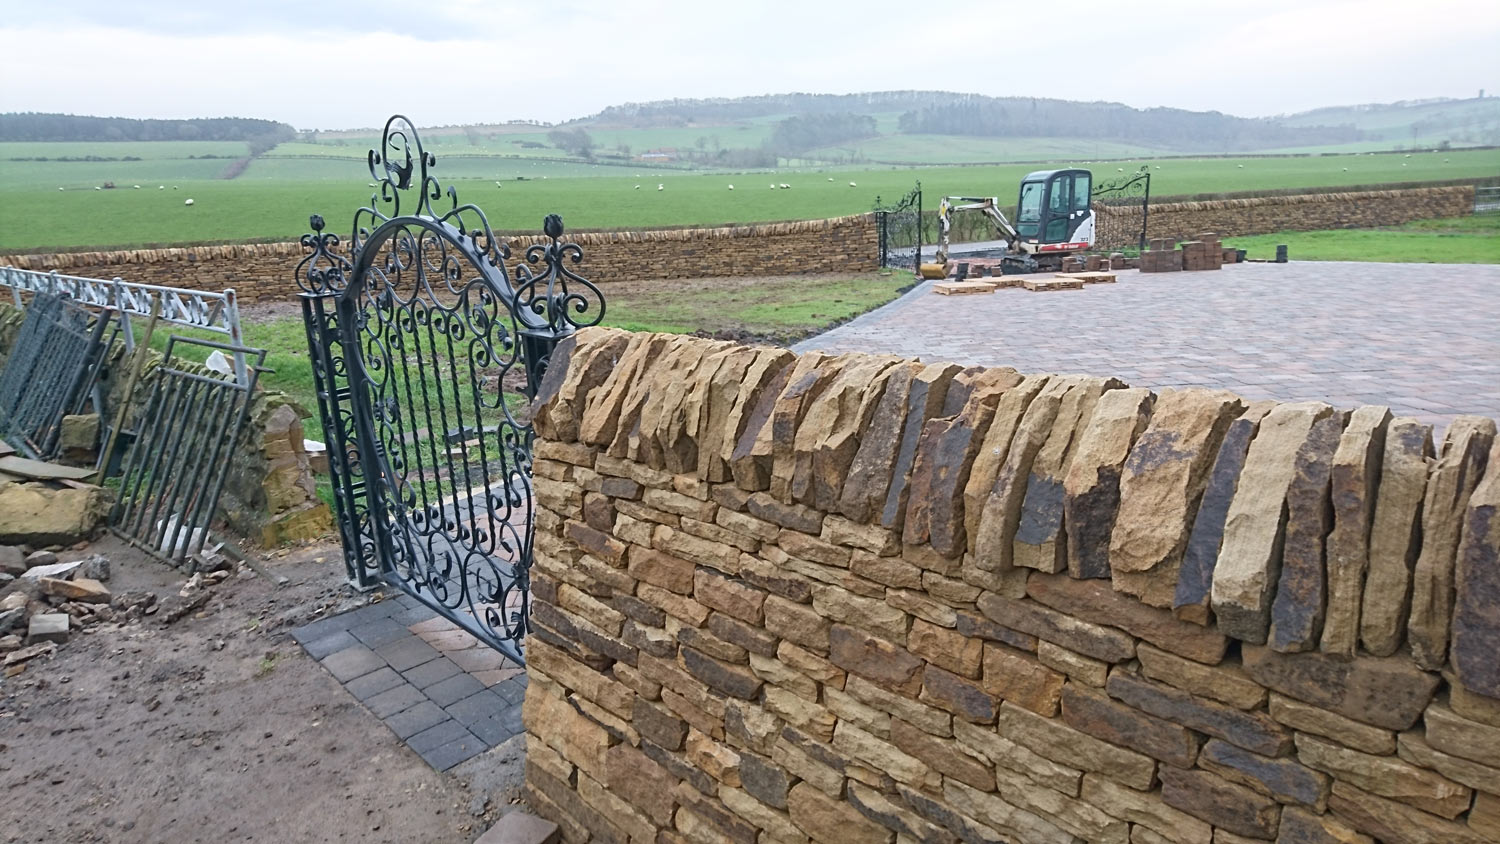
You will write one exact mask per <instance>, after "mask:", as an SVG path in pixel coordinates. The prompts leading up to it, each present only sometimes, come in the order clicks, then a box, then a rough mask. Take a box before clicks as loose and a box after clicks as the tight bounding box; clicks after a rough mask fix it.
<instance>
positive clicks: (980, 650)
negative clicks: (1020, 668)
mask: <svg viewBox="0 0 1500 844" xmlns="http://www.w3.org/2000/svg"><path fill="white" fill-rule="evenodd" d="M906 647H907V650H909V651H911V652H912V653H913V654H915V655H917V656H919V657H921V658H923V659H925V660H927V661H928V662H930V663H932V664H933V665H937V666H939V667H941V668H944V669H946V670H948V671H951V672H953V673H954V674H958V675H960V676H963V677H968V678H970V679H976V678H978V677H979V670H980V664H981V659H982V657H983V654H984V643H983V642H982V641H980V640H979V639H973V638H969V637H967V636H964V635H962V634H960V633H958V632H957V631H955V630H951V629H949V628H947V627H941V626H939V625H936V624H933V623H931V622H928V621H923V620H922V619H920V618H919V619H916V620H915V621H913V622H912V625H911V630H910V631H909V632H908V633H907V634H906Z"/></svg>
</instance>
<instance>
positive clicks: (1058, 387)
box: [974, 378, 1073, 571]
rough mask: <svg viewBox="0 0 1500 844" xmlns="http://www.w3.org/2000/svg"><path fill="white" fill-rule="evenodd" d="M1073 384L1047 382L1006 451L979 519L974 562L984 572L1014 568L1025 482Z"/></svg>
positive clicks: (1060, 380) (1029, 405)
mask: <svg viewBox="0 0 1500 844" xmlns="http://www.w3.org/2000/svg"><path fill="white" fill-rule="evenodd" d="M1072 383H1073V382H1072V380H1071V379H1066V378H1055V379H1052V380H1050V381H1048V382H1047V385H1046V386H1045V387H1043V388H1042V389H1041V390H1040V391H1039V392H1038V393H1037V394H1036V397H1035V398H1033V399H1032V400H1031V402H1030V403H1029V404H1028V405H1027V406H1026V412H1025V413H1024V414H1023V415H1022V416H1021V422H1020V424H1019V425H1017V427H1016V433H1015V435H1014V436H1013V437H1012V438H1011V442H1010V448H1009V449H1008V450H1007V451H1006V455H1005V462H1004V463H1002V464H1000V470H999V472H998V473H997V474H996V476H995V483H994V484H993V485H992V486H991V487H990V490H989V494H988V495H986V496H985V499H984V506H983V509H982V510H981V512H980V515H979V522H978V526H977V531H978V533H977V535H976V536H975V537H974V559H975V562H976V564H977V565H978V566H979V568H981V569H983V570H985V571H1006V570H1008V569H1010V568H1012V567H1013V561H1012V554H1013V552H1014V550H1015V549H1014V542H1015V538H1016V528H1017V526H1018V525H1019V524H1020V522H1021V505H1022V503H1023V502H1024V501H1025V500H1026V479H1027V478H1029V477H1030V476H1031V464H1032V462H1033V461H1035V459H1036V455H1037V452H1039V451H1041V449H1042V446H1043V445H1045V444H1046V442H1047V437H1048V436H1049V435H1050V434H1051V433H1052V424H1053V422H1054V421H1055V420H1056V419H1057V412H1058V410H1059V408H1060V407H1061V406H1062V397H1063V395H1065V394H1066V392H1067V389H1068V388H1069V387H1070V386H1072Z"/></svg>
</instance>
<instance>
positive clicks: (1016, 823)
mask: <svg viewBox="0 0 1500 844" xmlns="http://www.w3.org/2000/svg"><path fill="white" fill-rule="evenodd" d="M901 793H902V796H903V797H905V798H906V801H907V803H909V804H911V805H913V806H915V807H919V809H918V811H921V812H923V813H924V814H926V815H928V816H929V817H932V818H934V819H935V820H939V821H940V822H942V823H943V825H944V826H946V827H947V828H948V829H949V830H951V831H953V832H955V834H957V835H958V836H959V838H960V839H961V840H964V841H983V842H990V841H1026V842H1028V844H1029V842H1033V841H1035V842H1037V844H1073V842H1076V841H1078V837H1077V836H1075V835H1073V833H1071V832H1068V831H1066V830H1064V829H1062V828H1060V827H1059V826H1058V825H1057V824H1055V823H1053V822H1052V821H1051V820H1049V819H1046V818H1043V817H1042V816H1040V815H1038V814H1036V813H1035V812H1031V811H1028V810H1026V809H1023V808H1021V807H1019V806H1016V805H1015V804H1013V803H1009V802H1007V801H1005V800H1004V799H1002V798H1001V797H1000V796H999V795H995V794H985V793H984V792H981V791H975V790H974V789H972V788H969V787H968V786H966V785H964V784H963V783H961V782H957V781H949V782H947V783H945V784H944V786H943V799H942V802H941V803H939V802H937V801H935V800H933V799H931V798H928V797H924V796H922V795H920V794H915V793H913V792H911V791H909V790H904V789H903V790H902V792H901ZM971 818H973V819H978V822H976V821H974V820H971Z"/></svg>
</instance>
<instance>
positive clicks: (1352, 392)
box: [794, 261, 1500, 429]
mask: <svg viewBox="0 0 1500 844" xmlns="http://www.w3.org/2000/svg"><path fill="white" fill-rule="evenodd" d="M1118 277H1119V281H1118V282H1116V283H1115V284H1096V285H1088V286H1086V287H1085V288H1084V289H1082V290H1064V291H1056V292H1050V293H1032V292H1028V291H1025V290H1020V289H1012V290H999V291H996V292H994V293H990V294H981V295H970V296H939V295H937V294H934V293H932V292H931V289H932V284H933V282H924V283H923V284H922V285H920V286H919V287H917V288H916V289H914V290H912V291H911V292H910V293H908V294H907V295H905V296H903V297H902V298H900V299H898V300H896V301H895V302H892V303H890V304H889V305H886V306H885V307H883V308H880V309H879V310H876V311H872V312H870V313H868V314H865V315H864V316H861V317H859V318H858V319H855V320H853V321H851V322H849V323H846V324H844V325H842V326H839V327H838V328H835V329H833V330H832V331H829V332H827V333H824V334H821V335H819V336H817V337H813V338H811V339H809V340H806V341H804V342H802V343H800V344H798V345H797V346H795V347H794V349H795V351H798V352H803V351H810V350H813V349H821V350H824V351H828V352H875V353H885V354H895V355H900V356H902V357H920V358H921V359H923V360H927V361H953V362H955V363H960V364H965V365H971V364H980V365H985V366H1013V367H1015V368H1016V369H1017V370H1020V371H1021V372H1023V373H1038V372H1058V373H1084V374H1088V375H1102V376H1111V375H1112V376H1115V377H1118V378H1120V379H1122V380H1124V381H1125V382H1127V383H1128V384H1130V385H1131V386H1133V387H1150V388H1153V389H1160V388H1163V387H1213V388H1223V389H1226V390H1232V391H1233V392H1235V393H1238V394H1239V395H1241V396H1244V397H1245V398H1249V399H1262V398H1275V399H1283V400H1309V399H1317V400H1321V401H1326V402H1329V403H1330V404H1333V405H1335V406H1337V407H1344V408H1348V407H1355V406H1358V405H1362V404H1376V405H1388V406H1389V407H1390V408H1391V412H1392V413H1395V414H1396V415H1398V416H1415V417H1418V418H1419V419H1421V420H1423V421H1425V422H1430V423H1432V424H1433V425H1435V426H1437V427H1438V428H1439V429H1442V428H1445V427H1446V426H1447V424H1448V422H1449V421H1451V420H1452V418H1453V417H1454V416H1456V415H1459V414H1463V413H1478V414H1483V415H1485V416H1490V417H1495V418H1500V266H1493V265H1477V264H1376V263H1353V262H1302V263H1299V262H1296V261H1293V262H1291V263H1288V264H1234V265H1230V266H1227V267H1225V268H1224V269H1222V270H1218V271H1204V272H1180V273H1151V274H1146V275H1142V274H1141V273H1140V272H1138V271H1136V270H1122V271H1119V273H1118Z"/></svg>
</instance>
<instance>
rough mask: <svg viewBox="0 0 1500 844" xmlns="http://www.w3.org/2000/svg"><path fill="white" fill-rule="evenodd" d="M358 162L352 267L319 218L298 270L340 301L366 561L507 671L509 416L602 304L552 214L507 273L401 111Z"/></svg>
mask: <svg viewBox="0 0 1500 844" xmlns="http://www.w3.org/2000/svg"><path fill="white" fill-rule="evenodd" d="M368 161H369V167H370V175H371V176H372V177H373V178H374V179H375V181H376V184H377V185H378V189H377V191H376V192H375V193H374V194H373V195H372V196H371V198H370V203H369V204H368V205H367V206H364V207H361V208H359V209H358V210H357V211H356V212H355V215H354V226H353V233H352V235H351V236H350V238H349V240H348V241H347V245H348V250H349V251H348V255H349V257H348V258H347V259H346V258H344V257H343V256H342V255H341V254H340V246H341V244H340V243H339V241H338V240H337V239H336V238H333V239H330V238H331V236H330V235H323V234H321V229H320V228H319V227H318V226H317V225H316V224H315V226H314V229H315V233H314V234H313V235H309V236H308V237H307V238H304V240H303V243H304V245H306V246H307V247H308V249H309V250H310V253H309V255H308V256H307V257H306V258H305V259H304V261H303V263H302V264H301V265H299V267H298V273H299V283H300V282H301V281H302V280H304V279H305V280H306V282H307V287H312V288H314V289H318V290H325V291H326V290H333V291H337V320H336V330H337V332H338V337H339V340H340V341H341V346H340V347H341V348H342V350H343V352H344V354H345V357H346V360H347V372H346V378H347V383H348V389H347V391H346V392H345V393H344V394H346V395H347V396H348V405H349V407H350V409H351V410H352V417H353V422H354V428H353V440H354V441H355V443H356V448H355V449H354V450H353V451H352V452H350V453H351V454H353V455H355V457H356V459H358V458H361V457H362V458H363V459H362V461H361V462H362V465H363V467H364V473H363V481H364V491H363V496H362V499H363V501H362V503H363V504H365V505H366V506H367V508H368V519H367V521H366V522H365V524H367V525H368V526H369V529H370V531H371V534H372V539H373V543H372V544H373V551H374V554H373V557H374V558H375V559H376V560H377V561H378V566H379V571H380V575H381V577H382V578H383V579H385V580H386V581H387V582H390V583H393V584H394V585H396V586H399V587H400V588H402V589H403V590H405V591H407V592H408V593H410V594H412V595H414V596H416V597H418V598H419V599H421V600H423V601H424V602H426V603H427V604H428V605H429V606H432V607H433V608H434V609H436V610H437V611H439V612H440V613H442V614H443V615H445V616H447V617H448V618H450V619H452V620H453V621H455V622H456V623H458V624H460V625H461V626H463V627H465V628H466V629H468V630H469V631H470V632H472V633H474V634H475V635H476V636H477V637H478V638H480V639H481V640H483V641H485V642H487V643H488V644H490V645H492V646H494V647H496V648H498V649H500V650H502V651H504V652H505V653H507V654H509V655H511V656H513V657H515V658H516V659H518V660H519V659H521V652H520V644H521V640H522V639H523V638H524V636H525V634H526V631H527V616H528V600H527V591H528V586H529V579H528V568H529V566H530V563H531V557H532V537H533V515H532V495H531V442H532V431H531V428H530V426H529V424H527V423H526V422H524V421H522V419H521V417H520V415H519V411H520V409H521V408H522V407H523V406H524V404H525V403H526V401H527V399H528V398H529V397H530V396H531V395H534V387H533V385H534V384H535V383H536V382H537V381H538V380H539V379H540V377H541V374H542V370H543V369H544V367H545V365H546V359H547V355H548V354H550V352H551V350H552V348H553V347H554V346H555V345H556V342H557V340H558V339H559V338H561V337H562V336H564V335H566V334H568V333H570V332H572V331H573V330H575V329H576V328H579V327H582V326H586V325H594V324H597V323H598V322H599V320H600V319H602V318H603V315H604V299H603V295H602V294H601V292H600V291H599V288H598V287H596V286H595V285H594V284H593V283H591V282H589V281H588V280H587V279H584V278H583V277H582V276H580V275H578V274H577V273H575V272H574V271H573V270H571V269H569V268H568V267H567V266H566V264H567V263H572V264H575V265H576V264H578V263H579V262H580V261H581V260H582V250H581V249H579V247H578V246H577V245H576V244H571V243H564V242H562V241H561V239H560V238H561V236H562V234H563V226H562V219H561V218H560V217H557V216H556V215H550V216H548V217H547V219H546V221H545V223H544V228H545V232H546V235H547V241H546V242H544V243H540V244H537V245H535V246H532V247H530V248H528V249H527V250H526V253H525V260H526V263H525V265H524V266H520V267H518V268H517V269H516V272H515V277H514V280H512V277H511V275H510V273H509V272H508V271H507V269H506V265H505V261H506V259H507V258H509V257H510V249H509V247H508V245H507V244H506V243H505V242H503V241H502V240H500V239H499V238H497V237H495V234H494V232H493V230H492V229H491V228H490V224H489V220H488V219H487V218H486V216H485V214H484V213H483V211H481V210H480V209H479V208H478V207H476V206H474V205H471V204H461V203H460V202H459V200H458V192H457V191H456V190H455V189H454V188H452V187H448V188H446V189H444V188H443V186H442V185H441V184H440V183H439V182H438V180H437V179H436V178H435V177H434V176H433V175H432V173H431V169H432V168H433V167H434V166H435V165H436V163H437V160H436V158H435V157H434V156H433V155H432V154H431V153H429V152H426V151H425V150H424V149H423V148H422V144H421V140H420V138H419V136H418V134H417V130H416V128H415V126H413V125H412V124H411V122H410V121H409V120H407V119H406V118H404V117H401V116H399V115H398V116H396V117H393V118H391V120H390V121H388V122H387V124H386V127H385V132H384V134H383V136H382V138H381V144H380V148H379V149H378V150H371V151H370V154H369V158H368ZM316 222H321V221H315V223H316ZM311 331H312V329H311V328H309V332H310V335H309V336H310V340H309V342H310V343H312V342H313V341H312V339H311V338H312V334H311ZM324 345H325V347H329V348H331V347H332V344H329V343H325V344H324ZM325 363H326V360H325ZM325 368H327V367H325ZM320 392H328V393H330V394H333V395H338V394H340V391H339V390H338V389H336V388H335V389H331V390H328V391H320ZM324 413H325V416H324V419H325V430H329V431H330V433H331V434H335V435H336V434H337V433H339V431H338V430H337V429H336V428H335V429H330V428H329V419H330V410H329V409H328V408H324ZM331 415H332V419H333V420H334V421H336V422H337V421H338V420H339V417H338V414H337V408H334V409H333V410H332V411H331ZM330 439H332V437H330ZM330 454H333V443H332V442H330ZM345 468H346V469H347V468H350V467H345ZM335 474H337V472H335ZM336 491H337V490H336ZM359 503H361V502H358V501H355V502H351V506H349V507H346V509H347V510H349V511H351V513H357V509H358V504H359ZM342 521H343V520H342V519H341V523H342ZM354 523H355V524H357V523H358V519H357V517H356V519H355V520H354ZM351 533H353V532H352V531H347V530H346V531H345V532H344V536H345V542H346V549H347V547H348V545H347V544H348V542H349V541H350V540H351V538H352V537H351ZM356 541H357V540H356ZM346 556H347V552H346Z"/></svg>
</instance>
